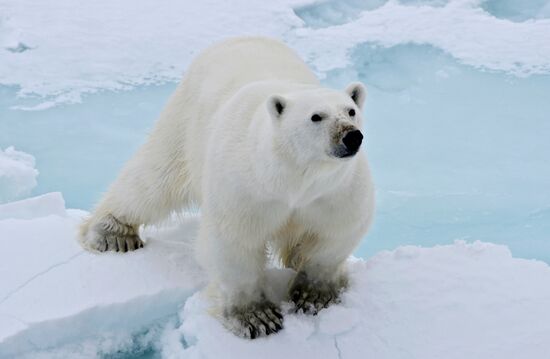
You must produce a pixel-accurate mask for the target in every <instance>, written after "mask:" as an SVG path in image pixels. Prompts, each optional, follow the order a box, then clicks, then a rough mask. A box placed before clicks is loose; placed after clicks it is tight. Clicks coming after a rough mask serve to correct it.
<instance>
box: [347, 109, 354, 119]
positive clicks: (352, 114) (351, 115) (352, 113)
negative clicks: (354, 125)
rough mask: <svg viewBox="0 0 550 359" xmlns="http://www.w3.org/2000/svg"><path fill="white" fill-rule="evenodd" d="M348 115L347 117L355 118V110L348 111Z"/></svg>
mask: <svg viewBox="0 0 550 359" xmlns="http://www.w3.org/2000/svg"><path fill="white" fill-rule="evenodd" d="M348 115H349V116H350V117H353V116H355V110H354V109H350V110H349V111H348Z"/></svg>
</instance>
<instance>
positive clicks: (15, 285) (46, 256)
mask: <svg viewBox="0 0 550 359" xmlns="http://www.w3.org/2000/svg"><path fill="white" fill-rule="evenodd" d="M46 198H50V199H49V200H47V201H46V200H45V199H44V198H42V199H40V198H37V199H29V200H26V201H21V202H19V203H17V204H16V205H14V204H8V205H5V206H0V213H1V211H2V210H4V213H5V208H6V206H14V207H15V208H19V210H18V211H20V210H21V209H22V208H26V210H25V212H24V213H27V214H28V213H34V215H25V216H23V217H24V218H23V217H20V218H3V219H1V220H0V279H1V280H0V358H8V357H18V358H96V357H97V358H101V357H113V356H116V357H123V356H125V355H127V356H139V355H158V356H161V357H163V358H181V357H185V358H222V357H228V356H231V357H235V358H255V357H262V358H281V357H287V358H306V357H319V358H340V359H341V358H382V359H383V358H403V357H407V358H441V357H445V358H457V359H458V358H473V359H475V358H480V359H481V358H484V359H486V358H500V359H506V358H520V357H526V358H530V359H537V358H541V359H542V358H546V357H547V353H548V352H549V351H550V342H548V338H549V337H550V286H549V285H548V283H550V267H549V266H548V265H546V264H545V263H543V262H538V261H532V260H524V259H516V258H513V257H512V256H511V254H510V251H509V250H508V249H507V247H505V246H498V245H493V244H488V243H481V242H475V243H473V244H467V243H465V242H462V241H457V242H455V243H454V244H452V245H445V246H436V247H433V248H420V247H412V246H406V247H400V248H398V249H396V250H394V251H391V252H390V251H385V252H381V253H379V254H378V255H376V256H374V257H373V258H371V259H369V260H368V261H364V260H360V259H353V258H352V259H350V260H349V267H350V275H351V288H350V289H349V290H348V291H347V292H346V293H345V294H344V295H343V298H342V299H343V300H342V303H341V304H339V305H334V306H332V307H330V308H328V309H326V310H324V311H322V312H321V313H320V314H319V315H317V316H306V315H304V314H301V313H293V312H292V309H291V307H290V305H289V304H288V303H286V302H285V301H284V294H285V291H286V288H287V285H288V281H289V280H290V279H291V278H292V275H293V272H292V271H290V270H285V269H278V268H272V269H270V270H269V273H268V276H269V278H270V283H272V285H273V290H274V293H275V295H276V296H277V298H276V300H278V301H280V302H281V305H282V307H283V309H284V311H285V313H286V315H285V328H284V330H282V331H281V332H280V333H278V334H276V335H273V336H269V337H267V338H261V339H257V340H255V341H248V340H244V339H240V338H237V337H235V336H233V335H232V334H231V333H229V332H227V331H226V330H225V329H224V328H223V326H222V325H221V324H220V323H219V322H218V321H217V320H216V319H215V318H213V317H212V316H211V315H210V314H209V311H210V309H211V306H212V302H211V298H209V297H208V296H207V294H205V292H204V291H199V290H200V289H201V288H202V287H203V286H204V283H205V280H204V274H203V273H202V272H201V271H200V270H199V269H198V267H197V265H196V263H195V262H194V260H193V256H192V252H193V251H192V240H193V238H194V236H195V234H196V230H197V223H198V217H196V216H190V215H189V216H188V215H185V216H183V217H182V218H181V219H180V220H179V221H178V224H177V225H175V224H174V225H167V226H165V227H163V228H159V229H147V230H144V231H142V235H143V236H144V237H145V238H146V247H145V248H144V249H142V250H138V251H136V252H133V253H127V254H118V253H106V254H101V255H97V254H92V253H88V252H85V251H83V250H82V249H81V248H80V247H79V246H78V245H77V243H76V240H75V235H76V230H77V224H78V222H79V221H80V219H81V218H82V217H83V216H85V215H86V213H85V212H82V211H75V210H66V211H65V212H64V213H63V212H59V211H58V208H57V207H58V206H59V205H60V204H61V202H60V201H62V198H61V197H60V196H59V195H58V194H52V195H49V197H46ZM44 203H50V204H51V208H52V213H53V214H51V215H48V216H44V214H45V212H44V210H43V209H42V208H41V207H44ZM37 208H40V209H39V210H38V209H37Z"/></svg>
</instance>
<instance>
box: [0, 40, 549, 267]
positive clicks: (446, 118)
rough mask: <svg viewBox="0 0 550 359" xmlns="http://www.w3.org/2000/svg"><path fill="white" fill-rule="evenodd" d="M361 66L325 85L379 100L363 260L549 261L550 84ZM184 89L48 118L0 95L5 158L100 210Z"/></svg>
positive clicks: (381, 62) (385, 53)
mask: <svg viewBox="0 0 550 359" xmlns="http://www.w3.org/2000/svg"><path fill="white" fill-rule="evenodd" d="M351 57H352V60H353V61H352V62H353V65H351V66H350V67H349V68H346V69H341V70H338V71H333V72H331V73H329V74H328V76H327V78H326V79H325V80H324V81H325V84H326V85H328V86H332V87H336V88H343V87H344V85H345V84H347V83H348V82H350V81H353V80H356V79H359V80H361V81H363V82H364V83H365V84H366V85H367V87H368V91H369V94H368V99H367V105H366V110H365V115H366V118H367V128H366V150H367V152H368V155H369V159H370V161H371V166H372V170H373V174H374V177H375V181H376V185H377V213H376V218H375V223H374V226H373V228H372V230H371V232H370V233H369V235H368V236H367V238H366V239H365V240H364V241H363V244H362V245H361V247H360V248H359V249H358V250H357V252H356V254H357V255H359V256H362V257H369V256H371V255H373V254H374V253H376V252H377V251H379V250H381V249H392V248H395V247H397V246H399V245H403V244H415V245H422V246H431V245H435V244H444V243H449V242H452V241H454V240H456V239H465V240H468V241H473V240H477V239H479V240H483V241H491V242H495V243H503V244H507V245H509V246H510V248H511V250H512V252H513V254H514V255H515V256H520V257H525V258H538V259H542V260H546V261H548V262H550V141H549V140H548V139H549V138H550V101H549V100H550V98H549V95H548V94H550V76H542V75H537V76H530V77H526V78H518V77H514V76H511V75H508V74H505V73H499V72H486V71H482V70H479V69H475V68H473V67H470V66H465V65H461V64H460V63H458V62H457V61H455V60H454V59H453V58H451V57H450V56H448V55H446V54H444V53H443V52H441V51H439V50H437V49H435V48H432V47H429V46H420V45H400V46H396V47H392V48H381V47H377V46H375V45H373V44H363V45H361V46H359V47H358V48H356V49H355V50H354V52H353V54H352V56H351ZM175 86H176V84H174V83H169V84H165V85H162V86H149V87H141V88H137V89H135V90H132V91H127V92H116V93H115V92H102V93H97V94H93V95H88V96H85V97H84V99H83V102H82V103H81V104H73V105H62V106H58V107H54V108H51V109H47V110H42V111H21V110H13V109H10V107H11V106H14V105H19V104H21V103H22V102H23V100H20V99H17V98H16V97H15V94H16V91H17V88H14V87H0V147H2V148H5V147H7V146H10V145H15V147H16V149H18V150H22V151H25V152H28V153H30V154H32V155H33V156H35V157H36V161H37V165H36V166H37V169H38V170H39V171H40V176H39V178H38V186H37V187H36V188H35V190H34V194H40V193H46V192H50V191H61V192H63V195H64V197H65V199H66V201H67V206H68V207H73V208H83V209H90V207H91V206H92V205H93V203H94V201H96V200H97V199H98V198H99V196H100V194H101V192H102V191H104V190H106V188H107V186H108V184H109V183H110V182H111V181H112V180H113V179H114V177H115V176H116V174H117V172H118V170H119V169H120V168H121V166H122V165H123V163H124V162H125V161H126V160H127V159H128V158H129V157H130V156H131V154H132V153H133V152H134V151H135V150H136V149H137V148H138V146H139V145H140V144H141V143H142V142H143V141H144V140H145V137H146V134H147V132H148V131H149V130H150V129H151V127H152V125H153V123H154V120H155V118H156V117H157V115H158V114H159V112H160V110H161V109H162V107H163V106H164V103H165V102H166V101H167V99H168V96H169V95H170V93H171V92H172V91H173V89H174V88H175ZM28 101H29V100H25V103H27V102H28Z"/></svg>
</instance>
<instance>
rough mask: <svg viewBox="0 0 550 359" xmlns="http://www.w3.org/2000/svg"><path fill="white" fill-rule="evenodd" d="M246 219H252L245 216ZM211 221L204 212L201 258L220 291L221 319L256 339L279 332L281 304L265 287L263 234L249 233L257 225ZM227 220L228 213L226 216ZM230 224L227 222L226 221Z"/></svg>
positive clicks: (281, 322)
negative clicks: (269, 296)
mask: <svg viewBox="0 0 550 359" xmlns="http://www.w3.org/2000/svg"><path fill="white" fill-rule="evenodd" d="M242 216H243V217H242V218H243V219H244V220H246V219H250V218H251V217H248V216H247V215H245V214H243V215H242ZM215 218H216V219H215V220H213V221H212V220H209V216H208V213H205V212H203V219H202V222H201V231H200V239H199V241H198V246H199V247H198V248H197V249H198V255H199V260H200V261H201V262H202V264H203V266H205V267H206V269H207V271H208V274H209V277H210V280H211V281H212V283H214V284H216V288H217V289H218V290H219V299H220V307H221V308H220V309H221V310H220V314H221V318H220V320H221V322H222V323H223V324H224V326H226V327H227V328H228V329H229V330H230V331H232V332H233V333H235V334H236V335H238V336H241V337H244V338H249V339H254V338H257V337H261V336H265V335H269V334H272V333H276V332H277V331H279V330H280V329H281V328H282V327H283V316H282V314H281V310H280V309H279V307H278V306H277V305H276V304H275V303H273V302H272V301H271V300H270V299H269V298H268V294H269V292H268V290H269V288H268V287H267V286H266V279H265V265H266V259H267V256H266V242H265V241H264V240H262V237H263V236H262V234H261V233H254V234H252V233H250V229H251V228H261V227H256V226H254V225H250V224H249V223H248V225H241V224H235V223H233V222H232V223H230V224H229V225H227V226H224V228H223V229H222V228H220V227H221V226H222V225H223V224H222V223H224V221H223V220H221V218H223V217H218V216H216V217H215ZM224 219H226V220H227V216H226V217H225V218H224ZM225 224H227V222H225Z"/></svg>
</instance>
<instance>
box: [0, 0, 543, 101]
mask: <svg viewBox="0 0 550 359" xmlns="http://www.w3.org/2000/svg"><path fill="white" fill-rule="evenodd" d="M538 3H540V4H538V6H532V7H528V9H529V12H528V14H529V15H531V16H532V17H533V18H532V19H530V21H523V22H518V21H512V20H510V19H508V18H506V17H507V16H508V15H509V16H508V17H511V18H514V17H515V15H514V14H515V13H514V10H515V9H517V8H518V7H519V6H518V5H517V2H516V3H514V2H513V1H507V3H506V4H500V3H498V2H495V1H483V0H449V1H424V2H421V1H411V0H407V1H405V0H401V1H396V0H390V1H384V0H366V1H357V0H345V1H336V0H329V1H323V2H315V3H314V2H312V1H304V0H283V1H277V2H254V1H249V0H237V1H231V2H227V1H219V0H218V1H207V2H205V1H203V2H181V1H177V0H169V1H165V2H163V4H162V6H159V5H158V4H157V3H155V2H135V1H129V0H126V1H116V2H112V1H108V0H98V1H72V0H59V1H56V4H55V6H51V4H49V3H46V2H36V1H32V0H21V1H4V2H0V58H1V62H2V66H1V67H0V84H3V85H14V86H18V87H19V95H20V96H23V97H29V96H31V97H32V96H36V95H38V96H42V97H44V96H45V97H47V99H43V100H42V101H41V102H39V103H38V104H35V105H24V106H20V107H18V108H25V109H34V110H40V109H45V108H48V107H51V106H55V105H57V104H59V103H71V102H80V101H81V95H82V94H83V93H92V92H97V91H98V90H103V89H108V90H121V89H130V88H132V87H135V86H137V85H144V84H153V83H160V82H165V81H176V80H178V79H179V78H180V77H181V75H182V73H183V70H184V69H185V68H186V67H187V65H188V64H189V62H190V61H191V59H192V58H193V56H194V55H196V53H197V51H199V50H200V49H202V48H204V47H206V46H208V45H210V44H212V42H214V41H217V40H220V39H221V38H225V37H228V36H235V35H247V34H248V35H269V36H273V37H277V38H281V39H283V40H285V41H286V42H287V43H289V44H291V45H292V46H293V47H294V48H297V49H300V51H301V54H302V55H303V57H304V58H306V59H309V60H310V61H309V62H310V63H311V65H313V66H314V67H315V69H316V70H317V71H318V72H319V73H320V74H321V75H323V74H324V73H325V72H327V71H330V70H334V69H339V68H344V67H346V66H347V65H348V64H349V62H350V59H349V54H350V52H351V51H352V50H353V49H354V48H355V47H357V46H358V45H359V44H362V43H366V42H373V43H375V44H378V45H382V46H385V47H389V46H394V45H397V44H405V43H414V44H427V45H432V46H435V47H438V48H440V49H442V50H443V51H445V52H447V53H449V54H451V55H452V56H453V57H455V58H456V59H458V60H459V61H460V62H462V63H465V64H469V65H472V66H475V67H480V68H483V69H488V70H497V71H505V72H510V73H514V74H517V75H522V76H523V75H528V74H543V73H549V72H550V41H548V34H549V33H550V19H547V18H545V17H546V16H545V14H547V13H548V12H549V10H548V5H547V3H546V2H544V3H541V1H540V0H538ZM413 4H414V5H415V6H412V5H413ZM482 5H484V7H485V8H483V7H482ZM491 11H493V12H495V13H496V14H497V15H501V17H495V16H493V15H492V14H491ZM518 16H519V17H520V18H521V17H522V16H523V17H525V14H519V15H518ZM321 55H322V56H321Z"/></svg>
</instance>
